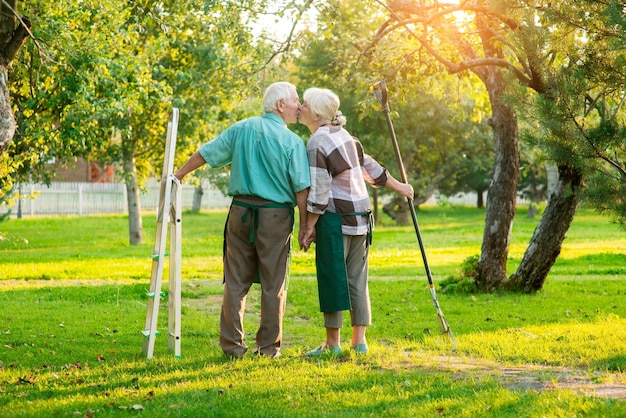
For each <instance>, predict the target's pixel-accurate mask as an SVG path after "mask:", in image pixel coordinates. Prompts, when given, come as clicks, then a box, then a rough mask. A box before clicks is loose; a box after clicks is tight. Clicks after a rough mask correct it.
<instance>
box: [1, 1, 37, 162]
mask: <svg viewBox="0 0 626 418" xmlns="http://www.w3.org/2000/svg"><path fill="white" fill-rule="evenodd" d="M0 12H1V13H0V153H2V152H3V151H4V150H5V149H6V147H7V146H8V145H9V143H10V142H11V140H13V136H14V135H15V130H16V129H17V126H16V124H15V116H14V115H13V108H12V107H11V92H10V91H9V75H8V74H9V65H10V64H11V61H13V58H15V55H17V52H18V51H19V50H20V48H21V47H22V45H23V44H24V41H25V40H26V38H27V37H28V35H29V29H30V27H31V23H30V20H29V19H28V18H27V17H26V16H24V17H22V19H21V20H20V21H19V23H18V25H17V28H15V22H16V21H17V19H16V17H15V16H16V15H17V0H9V1H3V2H2V5H1V6H0Z"/></svg>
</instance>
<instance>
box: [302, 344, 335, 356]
mask: <svg viewBox="0 0 626 418" xmlns="http://www.w3.org/2000/svg"><path fill="white" fill-rule="evenodd" d="M326 354H328V355H332V356H338V355H340V354H341V347H340V346H338V345H331V346H330V347H329V346H327V345H326V344H322V345H320V346H319V347H317V348H316V349H315V350H311V351H307V352H306V356H307V357H321V356H323V355H326Z"/></svg>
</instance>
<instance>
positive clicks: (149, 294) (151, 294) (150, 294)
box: [146, 292, 165, 299]
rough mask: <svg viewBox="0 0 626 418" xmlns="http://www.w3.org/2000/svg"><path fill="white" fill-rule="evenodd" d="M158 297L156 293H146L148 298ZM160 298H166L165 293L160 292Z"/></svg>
mask: <svg viewBox="0 0 626 418" xmlns="http://www.w3.org/2000/svg"><path fill="white" fill-rule="evenodd" d="M155 295H156V292H148V293H146V296H148V297H149V298H152V299H154V296H155ZM159 296H161V297H163V296H165V292H159Z"/></svg>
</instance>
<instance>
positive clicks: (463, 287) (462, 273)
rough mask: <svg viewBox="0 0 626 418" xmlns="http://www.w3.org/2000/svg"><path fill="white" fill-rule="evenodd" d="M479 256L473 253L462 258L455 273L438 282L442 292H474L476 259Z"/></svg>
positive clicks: (476, 288) (476, 271)
mask: <svg viewBox="0 0 626 418" xmlns="http://www.w3.org/2000/svg"><path fill="white" fill-rule="evenodd" d="M479 258H480V256H478V255H474V256H472V257H468V258H466V259H465V260H463V263H461V267H460V269H459V270H458V271H457V272H456V274H455V275H450V276H448V277H446V278H445V279H444V280H442V281H441V282H440V283H439V286H441V291H442V292H443V293H464V294H468V293H470V294H471V293H476V292H477V291H478V287H477V286H476V277H478V259H479Z"/></svg>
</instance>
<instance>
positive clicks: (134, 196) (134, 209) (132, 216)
mask: <svg viewBox="0 0 626 418" xmlns="http://www.w3.org/2000/svg"><path fill="white" fill-rule="evenodd" d="M124 179H125V183H126V196H127V200H128V235H129V240H130V245H138V244H141V243H142V242H143V221H142V219H141V199H140V197H139V185H138V182H137V166H136V164H135V157H134V156H132V154H131V153H125V154H124Z"/></svg>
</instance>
